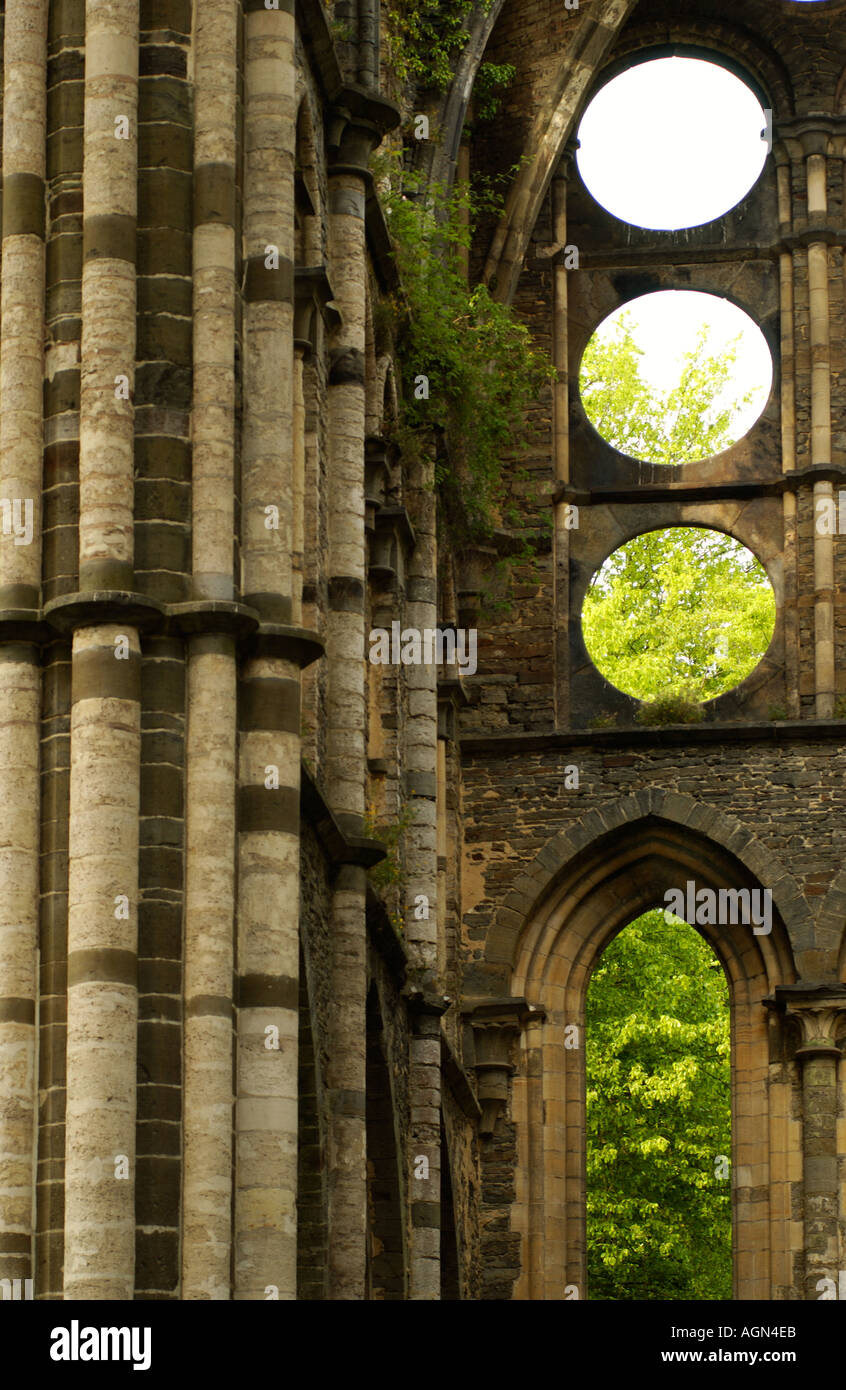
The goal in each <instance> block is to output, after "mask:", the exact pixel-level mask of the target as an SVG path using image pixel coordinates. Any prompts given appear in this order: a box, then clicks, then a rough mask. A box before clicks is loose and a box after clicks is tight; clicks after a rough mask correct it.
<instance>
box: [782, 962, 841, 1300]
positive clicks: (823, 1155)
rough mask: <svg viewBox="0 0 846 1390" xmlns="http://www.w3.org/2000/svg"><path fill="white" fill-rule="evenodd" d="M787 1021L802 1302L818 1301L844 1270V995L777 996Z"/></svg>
mask: <svg viewBox="0 0 846 1390" xmlns="http://www.w3.org/2000/svg"><path fill="white" fill-rule="evenodd" d="M776 993H777V995H778V996H780V997H783V998H784V1000H785V1002H786V1005H787V1017H788V1018H790V1019H793V1020H794V1021H795V1023H796V1024H797V1025H798V1027H799V1030H800V1035H801V1045H800V1047H799V1048H798V1050H797V1052H796V1058H797V1061H798V1062H799V1064H800V1066H801V1068H802V1153H803V1194H804V1222H805V1238H804V1253H805V1298H806V1299H808V1300H809V1301H813V1300H816V1299H819V1297H820V1290H819V1288H818V1285H819V1283H820V1281H821V1280H823V1279H828V1280H833V1281H834V1284H835V1286H837V1285H838V1282H839V1271H840V1270H841V1269H842V1268H843V1254H844V1251H843V1246H842V1241H841V1234H840V1201H839V1176H838V1164H839V1156H838V1152H837V1113H838V1103H837V1100H838V1097H837V1065H838V1059H839V1058H840V1057H841V1056H842V1053H841V1050H840V1048H839V1047H838V1046H837V1044H836V1041H835V1035H836V1030H837V1025H838V1022H839V1020H840V1019H841V1018H842V1017H843V1014H844V1011H846V992H844V990H843V989H842V987H841V988H837V987H834V988H830V989H829V988H825V987H822V986H821V987H819V988H818V989H816V990H813V991H811V990H801V989H800V988H799V987H798V986H787V987H785V988H783V989H781V990H777V991H776Z"/></svg>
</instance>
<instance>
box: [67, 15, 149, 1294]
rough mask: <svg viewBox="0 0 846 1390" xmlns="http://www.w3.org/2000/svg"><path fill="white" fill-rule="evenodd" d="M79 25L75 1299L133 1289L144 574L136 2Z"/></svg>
mask: <svg viewBox="0 0 846 1390" xmlns="http://www.w3.org/2000/svg"><path fill="white" fill-rule="evenodd" d="M85 23H86V30H85V38H86V47H85V125H84V206H85V221H84V231H83V256H84V269H83V279H82V350H81V358H82V361H81V399H80V458H79V479H80V520H79V549H80V590H81V591H82V594H81V595H80V596H77V597H78V598H79V605H78V607H77V609H76V614H75V617H74V618H73V619H72V621H73V624H74V626H75V631H74V635H73V666H72V713H71V777H70V845H69V901H68V1041H67V1127H66V1149H65V1177H66V1198H65V1284H64V1289H65V1297H66V1298H69V1299H109V1298H112V1299H131V1298H132V1296H133V1286H134V1264H135V1176H134V1170H135V1122H136V1094H135V1085H136V1032H137V982H136V974H137V944H138V943H137V937H138V929H137V922H138V916H137V901H138V834H139V831H138V810H139V785H140V772H139V760H140V704H139V701H140V645H139V640H138V632H137V629H136V627H135V626H133V622H132V619H131V610H130V620H129V621H127V622H126V623H121V622H116V621H114V609H115V606H116V604H117V602H118V600H117V597H116V595H117V594H119V593H125V592H126V591H131V590H132V588H133V583H134V575H133V491H134V488H133V446H134V438H133V433H134V432H133V407H132V388H133V382H134V362H135V213H136V183H137V142H136V113H137V97H138V0H86V8H85ZM108 591H112V597H111V598H110V599H104V594H108ZM95 595H96V597H95ZM98 609H99V610H100V611H101V612H102V615H103V616H102V617H101V616H100V615H99V613H98ZM109 617H111V621H109ZM82 624H85V625H84V626H83V625H82Z"/></svg>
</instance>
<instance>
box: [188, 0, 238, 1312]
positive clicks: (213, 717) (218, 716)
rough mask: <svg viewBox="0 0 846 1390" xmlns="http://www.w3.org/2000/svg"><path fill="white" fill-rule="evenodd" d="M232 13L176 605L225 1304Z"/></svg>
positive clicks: (197, 1043) (206, 1288)
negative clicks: (188, 522) (183, 637)
mask: <svg viewBox="0 0 846 1390" xmlns="http://www.w3.org/2000/svg"><path fill="white" fill-rule="evenodd" d="M240 12H241V6H240V3H239V0H204V3H203V4H202V5H201V6H200V7H199V8H198V9H197V13H196V30H195V35H194V113H195V114H194V122H195V124H194V257H193V271H194V402H193V404H194V439H193V465H192V533H193V582H192V590H193V597H194V602H193V603H192V604H188V605H186V608H187V609H188V610H189V612H190V613H192V614H193V615H195V616H194V618H193V622H194V624H196V626H197V628H198V630H197V631H196V632H195V633H194V634H193V635H191V636H189V639H188V692H187V698H188V728H187V748H186V763H187V766H186V807H185V820H186V827H185V834H186V856H185V938H184V940H185V976H184V994H185V1071H184V1123H183V1142H184V1157H183V1165H184V1171H183V1196H182V1297H183V1298H184V1299H227V1298H228V1297H229V1290H230V1261H231V1235H232V1230H231V1228H232V1128H233V1101H234V1095H233V1084H232V1058H233V1021H234V1017H233V1016H234V1009H233V1000H232V972H233V967H234V935H233V933H234V921H235V838H236V828H235V806H234V796H233V787H234V785H235V782H236V775H237V774H236V707H237V676H236V655H235V636H234V633H233V632H232V631H231V630H227V621H226V619H227V616H229V615H232V612H233V609H234V607H235V605H234V604H233V602H232V600H233V596H234V577H233V564H232V562H233V547H232V538H233V535H234V531H235V515H234V513H235V506H234V499H235V418H234V417H235V305H236V293H237V287H236V281H235V267H236V244H235V169H236V157H237V149H236V129H237V124H236V113H237V94H238V74H237V52H238V31H239V27H240ZM200 615H202V620H201V617H200Z"/></svg>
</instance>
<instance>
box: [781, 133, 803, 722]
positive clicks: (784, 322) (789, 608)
mask: <svg viewBox="0 0 846 1390" xmlns="http://www.w3.org/2000/svg"><path fill="white" fill-rule="evenodd" d="M775 157H776V177H777V181H778V209H779V211H778V219H779V230H780V232H781V235H782V236H783V237H790V236H792V234H793V199H792V177H791V164H790V152H789V150H788V148H787V147H786V146H785V145H783V144H781V143H779V144H777V145H776V147H775ZM779 284H780V321H781V467H782V472H783V473H785V474H790V473H792V472H793V471H794V470H795V468H796V324H795V303H794V299H795V296H794V286H793V254H792V252H790V251H783V252H782V253H781V255H780V257H779ZM782 510H783V517H784V662H785V688H786V689H785V694H786V700H787V712H788V714H789V716H790V718H791V719H798V718H799V716H800V712H801V701H800V696H799V604H798V564H799V550H798V545H799V542H798V535H797V508H796V493H795V492H792V491H789V490H788V489H787V488H786V489H785V491H784V493H783V495H782Z"/></svg>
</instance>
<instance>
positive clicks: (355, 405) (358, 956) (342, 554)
mask: <svg viewBox="0 0 846 1390" xmlns="http://www.w3.org/2000/svg"><path fill="white" fill-rule="evenodd" d="M330 180H331V182H330V189H329V251H330V267H331V271H330V273H331V278H332V284H333V285H334V286H335V302H336V304H337V305H338V308H339V310H340V313H341V318H342V324H341V327H340V329H339V330H338V331H337V332H336V333H335V335H334V339H333V342H332V351H331V363H332V365H331V370H330V378H329V380H330V386H329V611H328V621H327V660H328V671H327V677H328V681H327V684H328V690H327V721H328V722H327V732H326V785H327V792H328V796H329V802H330V805H331V806H332V809H333V811H334V813H335V815H336V817H337V819H338V821H339V823H340V824H341V826H342V828H343V829H344V830H345V831H347V832H349V833H352V834H361V829H362V824H363V816H364V807H365V771H364V770H365V768H366V748H365V719H366V715H365V699H366V696H365V670H364V652H365V640H364V639H365V633H364V599H365V542H364V431H365V391H364V353H365V307H366V306H365V231H364V200H365V189H364V180H363V178H362V176H361V175H360V174H358V173H356V172H355V171H353V170H351V169H350V168H349V167H347V168H345V169H343V170H342V171H338V172H335V173H333V172H332V171H331V170H330ZM365 895H366V878H365V871H364V869H362V868H360V867H358V866H356V865H353V864H348V865H344V866H343V867H342V868H341V870H340V872H339V874H338V877H337V879H336V882H335V887H334V892H333V896H332V921H331V925H332V993H333V997H334V1000H335V1009H334V1012H333V1016H332V1019H331V1023H330V1049H329V1067H328V1091H329V1104H330V1109H331V1115H330V1122H329V1135H328V1162H329V1296H330V1298H333V1299H354V1300H361V1299H362V1298H363V1297H364V1285H365V1278H364V1276H365V1237H366V1229H367V1207H366V1201H367V1195H366V1135H365V1075H366V1072H365V1034H366V1021H365V996H366V985H367V974H366V952H367V938H366V926H365Z"/></svg>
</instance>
